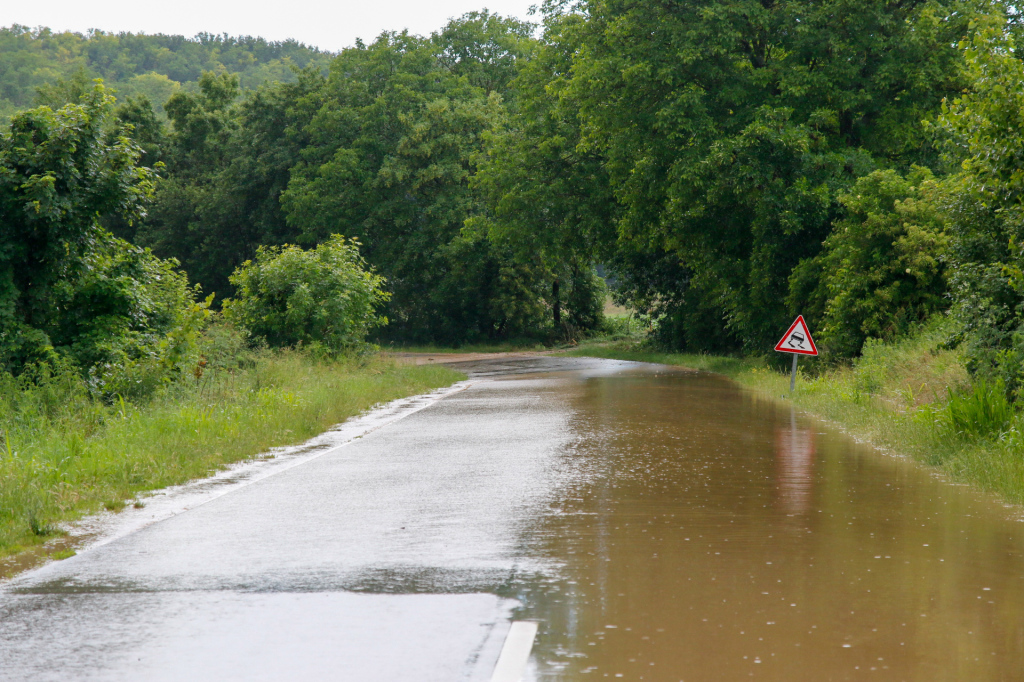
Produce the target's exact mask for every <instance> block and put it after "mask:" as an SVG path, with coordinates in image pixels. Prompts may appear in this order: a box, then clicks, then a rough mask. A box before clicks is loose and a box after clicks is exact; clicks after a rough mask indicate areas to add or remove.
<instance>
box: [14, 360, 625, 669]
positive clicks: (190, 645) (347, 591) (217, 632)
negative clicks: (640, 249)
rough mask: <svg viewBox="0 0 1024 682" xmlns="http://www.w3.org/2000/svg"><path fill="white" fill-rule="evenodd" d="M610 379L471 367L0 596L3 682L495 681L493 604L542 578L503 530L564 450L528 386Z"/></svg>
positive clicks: (496, 614)
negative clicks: (411, 404) (414, 401)
mask: <svg viewBox="0 0 1024 682" xmlns="http://www.w3.org/2000/svg"><path fill="white" fill-rule="evenodd" d="M620 364H621V363H610V362H606V361H591V360H580V359H553V358H544V359H534V360H528V359H517V360H515V361H513V362H511V363H504V364H503V363H500V362H488V363H480V364H478V365H470V366H468V367H467V369H468V370H469V371H470V372H471V379H470V381H469V382H467V383H466V384H463V385H460V386H457V387H456V389H455V390H454V391H450V392H448V393H447V394H446V395H444V396H443V397H440V398H438V397H435V398H431V399H429V400H428V401H426V402H425V403H421V404H419V405H417V406H416V407H415V409H414V410H409V412H410V413H409V414H407V415H402V414H401V411H399V413H398V415H397V417H395V418H393V419H391V421H390V423H387V424H384V425H383V426H379V428H376V430H373V431H371V432H370V433H368V434H366V435H365V436H363V437H361V438H358V439H356V440H354V441H352V442H350V443H348V444H346V445H344V446H342V447H337V448H335V449H333V450H328V451H327V452H325V453H321V454H317V455H316V456H315V457H313V458H311V459H308V460H307V461H301V462H300V463H298V465H296V466H291V467H290V468H283V469H282V470H280V471H278V472H276V473H275V472H273V471H271V472H270V475H267V473H266V472H264V473H261V474H259V475H255V476H253V475H251V473H250V478H254V479H256V480H252V481H249V482H247V483H245V484H243V485H236V486H235V487H234V488H233V489H231V490H229V491H228V492H227V493H226V494H224V493H223V491H213V492H210V491H207V492H203V491H200V492H199V493H198V494H192V496H191V498H190V501H189V504H188V505H187V507H188V508H187V510H185V509H182V510H178V511H181V512H182V513H175V514H174V515H172V516H170V517H169V518H165V519H163V520H158V522H155V523H151V524H150V525H146V526H144V527H141V528H139V529H137V530H134V532H128V533H126V534H125V533H124V532H122V533H121V535H122V537H115V538H114V539H113V540H112V541H109V542H106V543H105V544H102V545H101V546H97V547H94V548H91V549H87V550H86V551H82V552H80V553H79V554H78V555H77V556H75V557H72V558H70V559H67V560H65V561H61V562H57V563H52V564H49V565H47V566H45V567H43V568H41V569H38V570H35V571H33V572H31V573H29V574H26V575H23V576H22V577H20V578H19V579H17V580H15V581H13V582H11V583H8V584H7V585H6V586H5V587H4V588H3V589H2V591H0V679H2V680H26V681H28V680H33V681H42V680H229V679H231V680H359V681H363V682H372V681H376V680H381V681H387V682H395V681H399V680H409V681H420V682H426V681H430V680H438V681H441V680H444V681H445V682H451V681H453V680H487V679H489V678H490V675H491V672H492V670H493V667H494V663H495V661H496V659H497V656H498V653H499V651H500V648H501V644H502V641H503V639H504V635H505V633H506V632H507V630H508V628H509V624H510V622H511V619H512V614H513V610H514V609H515V607H516V606H517V601H516V600H515V599H514V598H511V597H510V596H498V595H501V594H503V592H508V590H503V589H502V587H503V586H507V585H508V584H509V583H510V581H511V580H512V578H513V576H514V575H515V574H516V573H517V571H520V572H521V571H524V570H525V571H538V570H540V571H543V570H544V567H542V566H536V565H530V563H529V561H528V560H527V559H525V558H524V557H523V556H522V553H521V552H520V551H519V550H518V548H517V545H518V542H519V540H518V538H519V533H518V530H519V529H518V528H517V524H518V523H519V522H520V520H522V519H523V518H529V517H531V516H532V515H533V513H532V511H531V509H533V508H534V507H537V506H538V505H544V504H545V503H546V502H547V500H548V498H549V497H550V495H551V494H552V490H551V485H552V481H551V479H550V477H548V476H547V475H546V470H547V469H548V468H549V467H550V464H551V458H552V457H553V456H554V455H555V454H556V453H557V452H558V451H559V449H560V448H561V447H562V446H563V445H564V441H565V439H566V438H567V437H568V434H567V432H566V429H565V422H566V419H567V411H566V406H565V405H564V404H562V403H561V402H560V401H559V400H557V397H555V396H551V395H549V394H550V387H549V386H547V384H548V383H550V382H551V379H550V377H549V378H547V379H544V380H531V379H530V373H531V372H536V371H538V370H545V371H551V370H554V371H556V372H557V371H565V370H571V371H573V372H581V371H582V372H584V373H586V372H596V373H598V374H600V373H605V372H609V371H615V370H614V367H615V366H618V365H620ZM523 373H525V374H523ZM506 374H511V375H520V380H517V381H493V380H491V379H490V378H489V377H494V376H496V375H506ZM307 456H308V455H307ZM286 458H287V457H285V459H286ZM272 464H274V463H273V462H272ZM277 465H278V466H279V467H280V464H279V463H277ZM257 469H258V465H257ZM261 476H262V478H261ZM228 483H231V481H229V482H228ZM236 483H237V482H236ZM204 495H205V497H204ZM171 497H172V498H173V495H172V496H171ZM172 501H173V499H172ZM154 504H155V506H156V507H159V505H158V504H156V503H154ZM162 504H164V506H166V504H167V502H166V501H165V502H163V503H162ZM126 513H128V512H126ZM147 513H149V509H146V510H143V511H141V512H138V514H139V515H140V516H145V514H147ZM113 523H115V525H116V523H117V522H116V521H114V522H113ZM136 525H140V524H138V522H136ZM115 535H116V533H115Z"/></svg>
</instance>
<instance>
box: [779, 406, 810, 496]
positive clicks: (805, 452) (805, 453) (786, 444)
mask: <svg viewBox="0 0 1024 682" xmlns="http://www.w3.org/2000/svg"><path fill="white" fill-rule="evenodd" d="M775 476H776V481H777V482H778V490H779V499H780V501H781V502H782V506H783V508H784V509H785V510H786V511H787V512H788V513H790V514H806V513H807V512H809V511H810V507H811V490H812V487H813V484H814V480H813V476H814V431H812V430H810V429H806V428H798V427H797V424H796V414H793V415H792V417H791V420H790V425H789V428H777V429H776V430H775Z"/></svg>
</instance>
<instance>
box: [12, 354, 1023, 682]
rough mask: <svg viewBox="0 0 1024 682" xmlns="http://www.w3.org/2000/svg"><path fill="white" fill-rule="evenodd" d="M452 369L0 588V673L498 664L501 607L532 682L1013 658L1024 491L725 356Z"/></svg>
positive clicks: (856, 676)
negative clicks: (827, 413) (748, 371)
mask: <svg viewBox="0 0 1024 682" xmlns="http://www.w3.org/2000/svg"><path fill="white" fill-rule="evenodd" d="M458 366H459V367H461V368H463V369H465V370H467V371H468V372H469V374H470V379H469V381H468V382H466V383H464V384H462V385H459V386H456V387H455V388H454V389H452V390H450V391H446V392H444V393H442V394H439V395H437V396H433V397H431V398H428V399H423V400H421V401H420V402H419V403H417V404H416V406H415V409H405V408H401V409H398V408H394V409H392V411H391V412H390V413H387V414H388V415H390V416H387V419H383V418H380V419H378V423H376V424H375V425H373V427H372V428H367V429H364V431H363V432H360V433H358V434H356V435H355V436H352V437H351V438H349V439H348V440H347V441H346V442H345V444H343V445H340V446H332V447H327V446H324V447H323V448H321V449H320V450H318V451H316V452H313V453H312V454H310V452H301V451H300V452H297V453H295V454H292V455H282V456H281V457H279V458H278V459H276V460H273V461H271V462H267V463H258V464H256V465H252V466H253V467H255V468H254V469H253V470H252V471H251V472H249V473H248V474H246V476H248V478H244V477H236V478H238V479H239V480H241V479H242V478H244V480H241V482H238V480H235V481H234V482H231V481H229V482H228V484H227V487H223V488H221V489H217V488H215V487H210V488H209V489H199V490H198V491H196V490H192V491H191V492H189V491H185V492H182V493H174V494H171V495H169V496H168V498H167V500H165V501H163V502H161V501H159V500H156V499H154V502H153V503H152V504H148V505H147V508H146V509H144V510H140V511H129V512H125V513H123V514H121V515H118V516H117V518H116V519H115V520H114V521H111V523H115V524H116V523H121V524H122V525H123V527H124V528H126V529H127V530H122V532H115V533H112V534H108V536H107V538H106V539H105V540H104V541H103V542H102V543H97V544H96V545H95V546H94V547H92V548H91V549H88V550H87V551H83V552H81V553H80V554H79V555H78V556H75V557H72V558H71V559H67V560H65V561H62V562H57V563H53V564H49V565H47V566H45V567H43V568H41V569H38V570H36V571H33V572H30V573H28V574H25V575H23V576H21V577H20V578H18V579H16V580H14V581H11V582H9V583H7V584H6V585H5V586H4V587H3V588H0V679H2V680H50V679H52V680H57V679H61V680H78V679H88V680H228V679H238V680H291V679H317V680H352V681H359V682H364V681H366V682H369V681H376V680H382V681H389V682H391V681H394V682H400V681H406V680H408V681H409V682H420V681H430V680H439V681H440V680H445V681H450V680H488V679H489V678H490V674H491V670H492V669H493V666H494V662H495V661H496V660H497V657H498V653H499V651H500V648H501V643H502V640H503V638H504V635H505V633H506V632H507V631H508V628H509V623H510V622H511V621H512V620H536V621H537V622H538V623H539V625H540V630H539V634H538V636H537V640H536V645H535V647H534V653H533V660H532V662H531V667H530V669H529V670H528V673H527V677H526V679H529V680H558V681H575V680H595V679H625V680H664V681H672V682H676V681H678V680H686V681H687V682H691V681H700V680H715V681H718V680H739V679H759V680H808V681H811V680H813V681H818V680H874V679H877V680H921V681H925V680H927V681H941V680H1022V679H1024V617H1022V616H1021V614H1022V613H1024V525H1022V524H1021V522H1020V510H1019V509H1011V508H1007V507H1004V506H1002V505H999V504H997V503H996V502H995V501H993V500H992V499H991V498H989V497H986V496H984V495H981V494H978V493H976V492H974V491H972V490H971V489H970V488H967V487H963V486H954V485H950V484H949V483H947V482H944V481H943V480H941V479H939V478H937V477H936V476H934V475H933V474H932V473H930V472H929V471H928V470H926V469H924V468H922V467H919V466H917V465H914V464H911V463H908V462H905V461H903V460H901V459H899V458H895V457H890V456H887V455H884V454H881V453H878V452H877V451H874V450H871V449H868V448H865V447H863V446H860V445H858V444H856V443H854V442H853V441H852V440H850V439H849V438H847V437H846V436H844V435H842V434H841V433H838V432H837V431H835V430H833V429H830V428H827V427H825V426H823V425H822V424H821V423H819V422H816V421H814V420H811V419H808V418H805V417H803V416H801V415H799V414H794V413H793V412H792V411H791V410H790V409H789V407H788V405H786V404H785V403H784V402H770V401H767V400H764V399H761V398H758V397H756V396H754V395H752V394H750V393H746V392H744V391H742V390H741V389H739V388H737V387H736V386H735V385H734V384H732V383H730V382H728V381H727V380H725V379H723V378H721V377H716V376H713V375H708V374H699V373H693V372H687V371H684V370H679V369H673V368H666V367H660V366H655V365H641V364H637V363H627V362H618V361H609V360H591V359H576V358H557V357H544V358H529V357H514V358H499V359H488V360H481V361H476V362H467V363H462V364H461V365H458ZM402 409H405V411H404V412H403V411H402ZM350 435H351V434H350ZM289 457H291V458H292V459H289ZM261 467H262V468H261ZM253 472H255V473H253ZM260 472H262V473H260ZM182 499H187V500H188V504H186V505H184V506H181V500H182ZM175 500H177V502H175ZM174 504H179V507H178V508H175V511H174V512H173V513H168V514H164V515H163V516H159V514H158V512H159V510H160V509H161V505H164V506H165V507H166V506H167V505H171V506H173V505H174ZM167 508H168V509H169V508H170V507H167ZM132 514H136V515H137V517H138V519H142V518H143V517H144V516H145V515H147V514H148V515H150V516H149V517H147V518H150V521H149V522H146V523H142V522H139V521H138V520H136V521H132V519H133V518H134V517H133V516H132ZM124 524H127V525H124ZM147 524H148V525H147Z"/></svg>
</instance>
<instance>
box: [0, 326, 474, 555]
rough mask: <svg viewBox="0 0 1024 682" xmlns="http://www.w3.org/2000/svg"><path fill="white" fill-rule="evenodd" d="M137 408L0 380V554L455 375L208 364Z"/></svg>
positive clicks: (48, 381) (313, 361)
mask: <svg viewBox="0 0 1024 682" xmlns="http://www.w3.org/2000/svg"><path fill="white" fill-rule="evenodd" d="M215 346H216V344H214V347H211V348H209V349H208V351H209V354H210V356H211V358H213V359H216V360H217V361H211V363H210V364H209V365H208V366H206V367H202V368H197V371H196V372H195V375H194V377H192V378H190V379H187V380H183V381H181V382H178V383H176V384H173V385H170V386H167V387H165V388H164V389H163V390H161V391H160V392H158V393H157V394H156V395H155V396H153V397H152V398H151V399H149V400H147V401H146V402H144V403H140V404H134V403H132V402H128V401H125V400H121V399H115V400H114V401H113V402H105V401H101V400H98V399H96V398H94V397H92V395H91V394H90V391H89V390H88V385H87V384H86V383H85V382H83V381H82V380H80V379H79V378H78V376H77V375H75V374H73V373H70V372H63V373H54V374H50V375H46V376H35V377H22V378H19V379H14V378H12V377H10V376H0V556H3V555H5V554H7V555H9V554H12V553H15V552H17V551H18V550H20V549H23V548H26V547H29V546H32V545H37V544H39V543H40V542H42V541H44V540H45V539H47V538H48V537H52V536H53V535H54V534H56V533H57V532H58V531H57V530H56V529H57V524H59V523H60V522H62V521H67V520H70V519H74V518H76V517H78V516H80V515H82V514H84V513H88V512H92V511H96V510H99V509H101V508H103V507H106V508H108V509H119V508H121V507H123V506H124V501H125V500H130V499H132V498H134V497H135V496H136V495H138V494H139V493H140V492H141V491H145V490H152V489H156V488H161V487H165V486H169V485H175V484H180V483H184V482H186V481H189V480H192V479H195V478H199V477H203V476H207V475H209V474H210V473H212V472H215V471H217V470H218V469H219V468H221V467H223V466H224V465H226V464H228V463H231V462H236V461H239V460H243V459H246V458H249V457H252V456H254V455H257V454H259V453H260V452H263V451H265V450H267V449H268V448H271V447H276V446H283V445H290V444H295V443H300V442H302V441H304V440H306V439H308V438H310V437H312V436H314V435H316V434H318V433H321V432H322V431H324V430H326V429H327V428H329V427H330V426H332V425H334V424H336V423H338V422H341V421H344V420H345V419H346V418H348V417H351V416H353V415H357V414H359V413H360V412H363V411H365V410H366V409H368V408H370V407H372V406H374V405H376V404H379V403H384V402H387V401H390V400H394V399H397V398H401V397H403V396H408V395H415V394H418V393H423V392H425V391H429V390H431V389H434V388H437V387H441V386H446V385H449V384H451V383H453V382H454V381H456V380H458V379H459V378H461V376H462V375H460V374H458V373H457V372H454V371H452V370H450V369H447V368H444V367H438V366H431V365H428V366H419V367H416V366H408V365H406V366H399V365H396V364H395V363H394V362H392V361H389V360H387V359H385V358H383V357H380V356H377V355H373V356H368V357H364V358H347V359H346V358H343V359H330V358H316V357H313V356H312V355H310V354H308V353H301V352H293V351H279V352H271V351H263V352H257V353H249V354H247V355H246V356H245V358H244V361H243V362H228V361H227V358H219V359H217V358H215V356H216V354H217V348H216V347H215Z"/></svg>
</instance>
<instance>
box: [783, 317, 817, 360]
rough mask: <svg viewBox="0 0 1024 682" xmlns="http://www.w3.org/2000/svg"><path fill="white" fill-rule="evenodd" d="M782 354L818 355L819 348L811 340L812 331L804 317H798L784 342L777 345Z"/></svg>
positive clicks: (784, 337)
mask: <svg viewBox="0 0 1024 682" xmlns="http://www.w3.org/2000/svg"><path fill="white" fill-rule="evenodd" d="M775 350H777V351H779V352H780V353H799V354H800V355H817V354H818V347H817V346H815V345H814V339H812V338H811V330H810V329H808V328H807V323H806V322H804V316H803V315H798V316H797V318H796V320H795V321H794V322H793V324H792V326H790V328H789V331H788V332H786V335H785V336H783V337H782V340H781V341H779V342H778V343H777V344H775Z"/></svg>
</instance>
